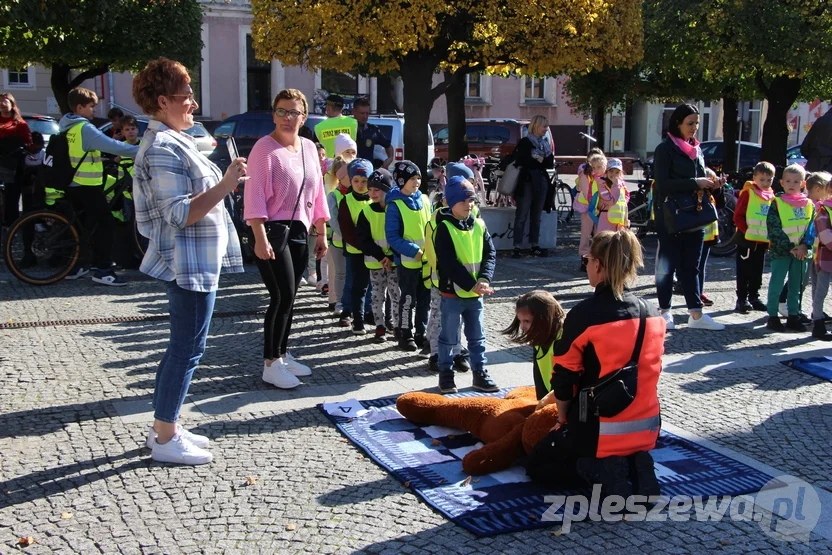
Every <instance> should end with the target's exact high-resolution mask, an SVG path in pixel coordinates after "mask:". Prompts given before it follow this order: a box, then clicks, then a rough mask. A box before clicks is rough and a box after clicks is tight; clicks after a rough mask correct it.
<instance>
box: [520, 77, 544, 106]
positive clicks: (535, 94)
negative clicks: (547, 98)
mask: <svg viewBox="0 0 832 555" xmlns="http://www.w3.org/2000/svg"><path fill="white" fill-rule="evenodd" d="M544 83H545V81H544V80H543V79H537V78H535V77H526V92H525V98H526V100H532V101H534V100H543V99H544V96H543V93H544Z"/></svg>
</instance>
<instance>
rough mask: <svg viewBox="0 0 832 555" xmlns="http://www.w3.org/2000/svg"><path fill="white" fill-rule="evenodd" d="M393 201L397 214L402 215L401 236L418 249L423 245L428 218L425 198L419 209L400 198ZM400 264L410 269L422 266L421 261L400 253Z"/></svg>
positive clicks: (428, 210)
mask: <svg viewBox="0 0 832 555" xmlns="http://www.w3.org/2000/svg"><path fill="white" fill-rule="evenodd" d="M393 203H394V204H395V205H396V206H398V208H399V214H401V216H402V238H403V239H404V240H405V241H409V242H411V243H415V244H416V245H417V246H418V247H419V248H420V249H421V248H422V247H424V246H425V224H427V223H428V220H430V207H429V206H428V203H427V201H426V199H423V202H422V208H421V209H420V210H412V209H411V208H410V207H409V206H407V204H405V202H404V201H403V200H401V199H398V200H394V201H393ZM401 259H402V266H404V267H405V268H409V269H411V270H419V269H421V268H422V261H421V260H416V259H415V258H413V257H412V256H406V255H404V254H402V255H401Z"/></svg>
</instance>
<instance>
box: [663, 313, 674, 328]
mask: <svg viewBox="0 0 832 555" xmlns="http://www.w3.org/2000/svg"><path fill="white" fill-rule="evenodd" d="M662 318H664V322H665V323H666V324H667V326H666V327H667V329H669V330H675V329H676V324H674V323H673V314H671V313H670V311H669V310H668V311H667V312H662Z"/></svg>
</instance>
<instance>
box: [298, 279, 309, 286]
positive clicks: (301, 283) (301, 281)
mask: <svg viewBox="0 0 832 555" xmlns="http://www.w3.org/2000/svg"><path fill="white" fill-rule="evenodd" d="M307 283H308V282H307V281H306V278H304V277H302V278H300V286H301V287H303V286H304V285H306V284H307Z"/></svg>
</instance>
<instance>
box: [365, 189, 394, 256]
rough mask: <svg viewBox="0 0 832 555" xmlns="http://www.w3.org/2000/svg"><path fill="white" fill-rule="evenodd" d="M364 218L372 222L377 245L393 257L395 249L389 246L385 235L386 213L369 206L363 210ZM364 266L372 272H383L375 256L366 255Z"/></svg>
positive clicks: (371, 230)
mask: <svg viewBox="0 0 832 555" xmlns="http://www.w3.org/2000/svg"><path fill="white" fill-rule="evenodd" d="M362 211H363V212H364V217H365V218H367V221H368V222H370V235H371V236H372V238H373V241H375V244H376V245H378V246H379V247H381V250H383V251H384V254H386V255H388V256H390V258H392V257H393V249H391V248H390V246H389V245H388V244H387V236H386V235H385V234H384V212H383V211H382V212H376V211H375V210H373V205H372V204H368V205H367V206H365V207H364V209H363V210H362ZM364 265H365V266H366V267H367V268H369V269H370V270H381V262H379V261H378V260H376V258H375V257H374V256H367V255H366V254H365V255H364Z"/></svg>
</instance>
